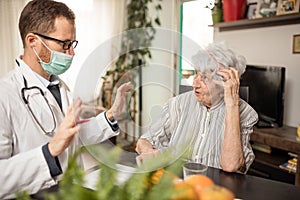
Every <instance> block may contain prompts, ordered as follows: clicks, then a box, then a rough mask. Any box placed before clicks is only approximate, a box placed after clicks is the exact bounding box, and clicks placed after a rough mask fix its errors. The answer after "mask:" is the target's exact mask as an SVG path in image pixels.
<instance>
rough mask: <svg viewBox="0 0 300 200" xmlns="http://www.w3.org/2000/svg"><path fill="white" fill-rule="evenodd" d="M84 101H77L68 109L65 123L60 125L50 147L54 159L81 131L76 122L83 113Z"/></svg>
mask: <svg viewBox="0 0 300 200" xmlns="http://www.w3.org/2000/svg"><path fill="white" fill-rule="evenodd" d="M81 104H82V101H81V100H80V99H76V100H75V101H74V102H73V104H72V105H70V106H69V107H68V111H67V113H66V116H65V118H64V120H63V122H62V123H61V124H60V125H59V127H58V129H57V131H56V132H55V134H54V136H53V138H52V140H51V141H50V142H49V144H48V147H49V151H50V153H51V155H52V156H53V157H55V156H59V155H60V154H61V153H62V152H63V151H64V150H65V149H66V148H67V147H68V146H69V144H70V142H71V141H72V140H73V138H74V135H75V134H76V133H78V131H79V130H80V125H79V124H77V123H76V122H77V121H78V119H79V115H80V113H81V108H80V106H81Z"/></svg>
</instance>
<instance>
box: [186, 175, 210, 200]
mask: <svg viewBox="0 0 300 200" xmlns="http://www.w3.org/2000/svg"><path fill="white" fill-rule="evenodd" d="M184 182H186V183H187V184H189V185H191V186H193V187H194V189H195V191H196V192H197V194H198V196H199V195H200V194H201V191H202V190H203V189H204V188H205V187H208V186H212V185H214V184H215V183H214V182H213V180H211V179H210V178H209V177H207V176H205V175H202V174H195V175H191V176H188V177H187V178H186V179H185V180H184Z"/></svg>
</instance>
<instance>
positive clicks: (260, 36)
mask: <svg viewBox="0 0 300 200" xmlns="http://www.w3.org/2000/svg"><path fill="white" fill-rule="evenodd" d="M294 34H300V24H295V25H284V26H274V27H267V28H256V29H245V30H237V31H225V32H218V31H215V35H214V37H215V41H223V40H224V41H226V43H227V44H228V46H229V47H231V48H232V49H233V50H235V51H237V52H239V53H240V54H242V55H244V56H245V57H246V59H247V61H248V63H249V64H257V65H278V66H285V67H286V86H285V102H284V109H285V110H284V124H286V125H289V126H294V127H296V126H298V124H299V123H300V104H299V102H300V101H299V99H300V89H299V85H300V78H299V76H300V54H293V53H292V39H293V35H294Z"/></svg>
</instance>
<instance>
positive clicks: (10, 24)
mask: <svg viewBox="0 0 300 200" xmlns="http://www.w3.org/2000/svg"><path fill="white" fill-rule="evenodd" d="M60 1H62V2H64V3H66V4H67V5H68V6H69V7H70V8H71V9H72V10H73V11H74V13H75V15H76V34H77V40H78V41H79V43H78V46H77V47H76V49H75V54H76V56H75V57H74V60H73V64H72V66H71V68H70V69H69V70H68V71H67V72H66V73H65V74H63V75H62V78H63V80H64V81H65V82H66V83H67V84H68V85H69V87H70V88H71V89H72V88H73V87H74V84H75V81H76V77H77V75H78V73H79V71H80V66H81V65H82V64H83V62H84V61H85V59H86V58H87V57H88V55H89V54H90V53H91V52H92V51H93V50H94V49H95V48H97V46H99V45H101V43H103V42H105V41H107V40H109V39H110V38H111V37H112V36H114V35H116V34H119V33H120V32H122V30H123V26H124V25H123V23H124V19H125V18H126V17H125V14H126V11H125V5H126V1H119V0H87V1H81V0H60ZM27 2H29V0H0V27H1V30H0V44H1V45H0V76H1V75H3V74H5V73H6V72H8V71H9V70H11V69H13V68H14V66H15V58H16V57H18V56H19V55H21V54H22V53H23V48H22V41H21V37H20V34H19V29H18V21H19V17H20V13H21V11H22V9H23V8H24V6H25V5H26V3H27ZM115 53H116V52H114V51H113V50H112V49H111V50H108V55H105V56H111V57H113V54H115Z"/></svg>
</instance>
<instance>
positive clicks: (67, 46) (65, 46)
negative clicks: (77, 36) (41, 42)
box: [34, 33, 78, 50]
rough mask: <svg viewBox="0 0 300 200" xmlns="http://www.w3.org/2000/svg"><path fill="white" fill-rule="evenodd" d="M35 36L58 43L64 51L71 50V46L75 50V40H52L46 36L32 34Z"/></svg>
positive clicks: (76, 42)
mask: <svg viewBox="0 0 300 200" xmlns="http://www.w3.org/2000/svg"><path fill="white" fill-rule="evenodd" d="M34 34H35V35H38V36H41V37H42V38H45V39H46V40H52V41H56V42H60V43H62V44H63V46H62V47H63V49H64V50H69V49H70V48H71V46H72V47H73V48H74V49H75V48H76V46H77V44H78V41H77V40H65V41H63V40H59V39H56V38H52V37H49V36H46V35H42V34H39V33H34Z"/></svg>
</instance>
